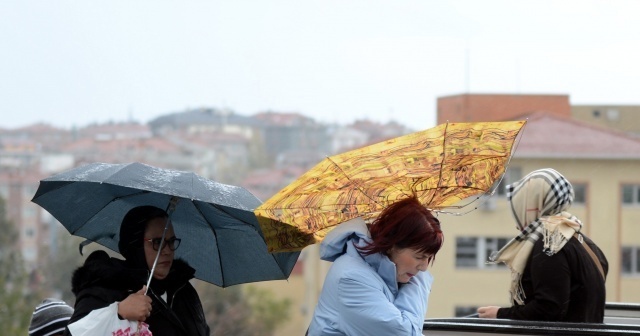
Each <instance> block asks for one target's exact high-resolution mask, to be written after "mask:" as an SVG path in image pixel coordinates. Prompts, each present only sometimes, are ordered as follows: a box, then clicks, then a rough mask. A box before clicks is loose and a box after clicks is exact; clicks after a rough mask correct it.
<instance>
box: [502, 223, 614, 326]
mask: <svg viewBox="0 0 640 336" xmlns="http://www.w3.org/2000/svg"><path fill="white" fill-rule="evenodd" d="M583 237H584V243H585V244H588V245H589V246H590V248H591V250H593V253H594V254H595V255H596V257H597V258H598V260H599V262H600V264H601V265H602V268H603V270H604V273H605V275H606V274H607V272H608V270H609V263H608V262H607V258H606V257H605V256H604V253H602V251H601V250H600V248H598V246H597V245H596V244H595V243H594V242H593V241H592V240H591V239H589V238H588V237H586V236H584V235H583ZM543 245H544V242H543V240H542V239H539V240H538V241H537V242H536V243H535V245H534V246H533V251H532V252H531V255H530V256H529V260H528V261H527V266H526V268H525V270H524V273H523V275H522V288H523V290H524V293H525V295H526V298H525V305H521V306H520V305H516V304H514V305H513V306H512V307H510V308H500V309H499V310H498V314H497V315H498V316H497V317H498V318H506V319H516V320H538V321H562V322H589V323H602V321H603V319H604V303H605V299H606V294H605V291H606V289H605V279H604V278H603V277H602V275H601V274H600V271H598V268H597V266H596V264H595V263H594V261H593V260H592V259H591V257H590V256H589V254H588V253H587V251H586V250H585V248H584V247H583V246H581V244H580V242H579V241H578V240H577V239H576V238H571V239H570V240H569V242H567V244H566V245H565V246H564V248H562V250H560V251H559V252H558V253H556V254H554V255H552V256H548V255H547V254H546V253H544V252H543Z"/></svg>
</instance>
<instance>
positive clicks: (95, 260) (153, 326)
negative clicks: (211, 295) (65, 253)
mask: <svg viewBox="0 0 640 336" xmlns="http://www.w3.org/2000/svg"><path fill="white" fill-rule="evenodd" d="M194 273H195V270H194V269H193V268H191V267H190V266H189V265H188V264H187V263H185V262H184V261H182V260H179V259H176V260H174V261H173V264H172V266H171V271H170V272H169V275H168V276H167V278H165V279H164V280H163V281H162V282H161V283H160V282H156V283H154V282H155V281H156V280H155V279H154V280H152V282H151V285H150V288H149V290H148V292H147V295H148V296H149V297H151V299H152V311H151V316H149V317H148V318H147V319H146V321H145V322H146V323H147V324H149V330H151V332H152V333H153V335H154V336H162V335H185V336H206V335H209V333H210V331H209V326H208V325H207V323H206V320H205V316H204V312H203V309H202V304H201V303H200V299H199V297H198V294H197V292H196V291H195V289H194V288H193V286H192V285H191V284H190V283H189V280H190V279H192V278H193V275H194ZM148 276H149V271H148V270H147V269H135V268H131V266H130V264H128V263H127V262H126V261H124V260H121V259H117V258H111V257H109V255H107V253H106V252H104V251H96V252H93V253H92V254H91V255H90V256H89V257H88V258H87V260H86V261H85V263H84V265H83V266H81V267H80V268H78V269H77V270H76V271H75V272H74V274H73V278H72V281H71V282H72V291H73V293H74V295H75V296H76V303H75V307H74V308H75V310H74V313H73V316H72V317H71V320H70V321H69V323H73V322H75V321H77V320H79V319H81V318H83V317H84V316H86V315H87V314H89V313H90V312H91V311H92V310H95V309H99V308H104V307H107V306H109V305H110V304H111V303H113V302H115V301H118V302H120V301H122V300H124V299H125V298H126V297H127V296H128V295H129V294H132V293H135V292H137V291H138V290H140V289H141V288H142V287H143V286H144V285H146V281H147V279H148ZM154 288H155V289H154ZM164 292H166V294H167V295H166V302H165V300H163V299H162V298H161V297H160V296H161V295H162V293H164ZM65 335H70V333H69V331H68V330H66V331H65Z"/></svg>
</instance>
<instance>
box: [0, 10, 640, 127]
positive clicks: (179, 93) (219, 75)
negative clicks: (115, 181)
mask: <svg viewBox="0 0 640 336" xmlns="http://www.w3.org/2000/svg"><path fill="white" fill-rule="evenodd" d="M638 13H640V1H636V0H629V1H624V0H603V1H591V0H578V1H569V0H552V1H541V0H536V1H514V0H505V1H493V0H482V1H478V0H468V1H435V0H416V1H406V0H393V1H391V0H389V1H376V0H366V1H364V0H363V1H359V0H321V1H314V0H291V1H285V0H266V1H260V0H255V1H248V0H224V1H221V0H201V1H200V0H198V1H165V0H91V1H81V0H77V1H63V0H49V1H45V0H37V1H36V0H2V1H0V43H1V45H0V111H2V118H0V127H2V128H14V127H19V126H24V125H27V124H31V123H35V122H39V121H45V122H47V123H50V124H52V125H55V126H60V127H65V128H68V127H72V126H74V125H75V126H84V125H86V124H88V123H92V122H106V121H124V120H128V119H129V118H133V119H134V120H137V121H141V122H147V121H149V120H151V119H153V118H154V117H156V116H159V115H162V114H166V113H170V112H177V111H181V110H184V109H186V108H195V107H213V108H229V109H231V110H233V111H235V112H236V113H239V114H244V115H251V114H254V113H257V112H261V111H265V110H273V111H278V112H299V113H301V114H304V115H308V116H311V117H313V118H315V119H317V120H318V121H321V122H339V123H349V122H352V121H353V120H355V119H362V118H369V119H371V120H374V121H379V122H386V121H389V120H395V121H398V122H400V123H403V124H405V125H408V126H411V127H412V128H415V129H422V128H428V127H431V126H434V125H435V110H436V98H437V97H439V96H445V95H453V94H460V93H464V92H470V93H551V94H569V95H570V97H571V103H572V104H591V103H598V104H640V94H639V92H640V91H639V89H638V88H639V86H640V84H639V81H640V65H639V64H638V62H639V61H638V60H640V21H639V20H638Z"/></svg>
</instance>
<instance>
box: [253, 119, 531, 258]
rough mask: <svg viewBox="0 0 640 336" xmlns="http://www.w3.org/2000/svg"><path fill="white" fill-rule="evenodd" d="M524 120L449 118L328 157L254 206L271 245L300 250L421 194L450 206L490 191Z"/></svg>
mask: <svg viewBox="0 0 640 336" xmlns="http://www.w3.org/2000/svg"><path fill="white" fill-rule="evenodd" d="M524 124H525V121H509V122H475V123H446V124H442V125H439V126H437V127H434V128H431V129H428V130H424V131H420V132H415V133H411V134H407V135H404V136H401V137H398V138H394V139H391V140H386V141H383V142H380V143H377V144H374V145H370V146H366V147H362V148H359V149H356V150H352V151H349V152H345V153H342V154H338V155H335V156H331V157H327V158H326V159H324V160H322V161H321V162H320V163H319V164H317V165H316V166H315V167H313V168H311V169H310V170H309V171H307V172H306V173H304V174H303V175H302V176H301V177H300V178H298V179H297V180H296V181H294V182H292V183H291V184H289V185H288V186H286V187H285V188H284V189H282V190H281V191H279V192H278V193H277V194H275V195H274V196H273V197H271V198H270V199H269V200H267V201H266V202H264V203H263V204H262V205H260V206H259V207H258V208H256V209H255V211H254V213H255V214H256V216H257V218H258V222H259V223H260V227H261V228H262V231H263V233H264V236H265V240H266V242H267V247H268V249H269V251H270V252H281V251H298V250H301V249H303V248H304V247H305V246H307V245H311V244H315V243H318V242H320V241H322V239H323V238H324V236H325V235H326V234H327V233H328V232H329V231H330V230H331V229H332V228H333V227H334V226H336V225H338V224H340V223H342V222H345V221H347V220H349V219H352V218H355V217H363V218H364V219H365V220H370V219H372V218H374V217H375V216H377V214H379V213H380V211H382V209H384V208H385V207H386V206H387V205H389V204H391V203H393V202H395V201H398V200H401V199H404V198H407V197H410V196H412V195H415V196H417V197H418V199H419V200H420V201H421V202H422V204H424V205H425V206H426V207H428V208H430V209H433V210H443V209H446V208H447V207H451V206H453V205H454V204H456V203H458V202H459V201H461V200H463V199H465V198H468V197H470V196H474V195H478V194H483V193H486V192H488V191H489V190H490V189H491V187H492V186H493V184H494V182H495V181H496V180H498V179H499V178H500V177H501V176H502V175H503V174H504V172H505V169H506V166H507V164H508V162H509V160H510V158H511V152H512V147H513V145H514V143H515V140H516V138H517V136H518V134H519V132H520V130H521V129H522V128H523V127H524Z"/></svg>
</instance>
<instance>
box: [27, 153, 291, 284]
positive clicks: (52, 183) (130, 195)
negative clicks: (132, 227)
mask: <svg viewBox="0 0 640 336" xmlns="http://www.w3.org/2000/svg"><path fill="white" fill-rule="evenodd" d="M172 200H173V203H175V204H174V205H175V207H171V206H170V205H171V203H172ZM32 201H33V202H35V203H37V204H38V205H40V206H41V207H43V208H44V209H45V210H47V211H48V212H49V213H51V215H53V216H54V217H55V218H56V219H57V220H58V221H59V222H60V223H62V225H63V226H64V227H65V228H66V229H67V230H68V231H69V232H70V233H71V234H73V235H76V236H80V237H84V238H87V239H88V240H90V241H94V242H96V243H99V244H101V245H103V246H105V247H107V248H109V249H111V250H113V251H116V252H119V251H118V239H119V231H120V223H121V221H122V218H123V217H124V215H125V214H126V213H127V212H128V211H129V210H130V209H132V208H134V207H136V206H140V205H152V206H156V207H159V208H162V209H167V210H168V211H167V212H168V213H169V216H170V219H171V222H172V224H173V228H174V231H175V234H176V236H177V237H179V238H181V239H182V243H181V245H180V248H179V249H177V250H176V255H175V257H176V258H181V259H183V260H185V261H187V262H188V263H189V265H191V266H192V267H193V268H195V269H196V273H195V276H196V278H198V279H201V280H204V281H207V282H210V283H213V284H215V285H218V286H221V287H227V286H232V285H236V284H242V283H248V282H256V281H266V280H278V279H287V278H288V277H289V274H290V273H291V270H292V269H293V266H294V265H295V262H296V260H297V259H298V255H299V253H273V254H270V253H268V252H267V246H266V244H265V241H264V236H263V234H262V231H261V230H260V226H259V225H258V222H257V220H256V217H255V215H254V214H253V210H254V209H255V208H256V207H257V206H259V205H260V203H261V202H260V200H258V199H257V198H256V197H255V196H254V195H252V194H251V193H250V192H249V191H247V190H246V189H244V188H241V187H236V186H231V185H226V184H221V183H217V182H214V181H211V180H207V179H205V178H203V177H201V176H198V175H196V174H194V173H190V172H183V171H176V170H169V169H161V168H157V167H152V166H149V165H145V164H141V163H130V164H106V163H92V164H89V165H86V166H82V167H78V168H75V169H71V170H69V171H66V172H63V173H60V174H56V175H54V176H51V177H49V178H46V179H44V180H42V181H40V186H39V187H38V190H37V191H36V194H35V196H34V197H33V200H32Z"/></svg>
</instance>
